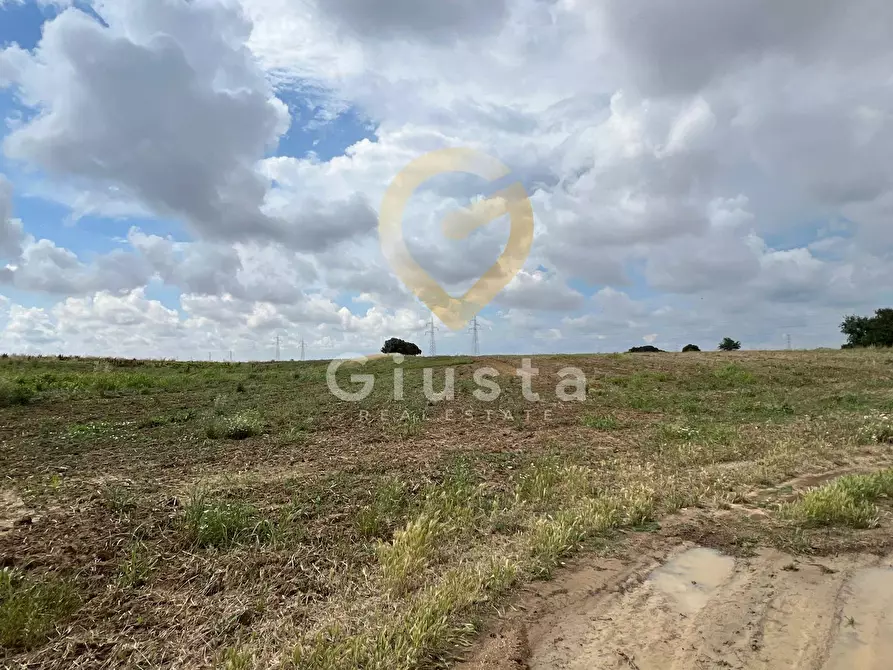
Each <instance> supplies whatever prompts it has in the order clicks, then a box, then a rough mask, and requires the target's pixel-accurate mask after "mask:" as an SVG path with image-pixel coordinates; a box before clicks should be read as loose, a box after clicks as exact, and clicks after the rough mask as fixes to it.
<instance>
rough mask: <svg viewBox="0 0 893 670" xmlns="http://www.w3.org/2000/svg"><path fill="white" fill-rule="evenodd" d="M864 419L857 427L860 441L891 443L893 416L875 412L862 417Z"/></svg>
mask: <svg viewBox="0 0 893 670" xmlns="http://www.w3.org/2000/svg"><path fill="white" fill-rule="evenodd" d="M864 421H865V423H864V424H863V425H862V427H861V428H860V429H859V440H860V441H861V442H862V443H871V442H877V443H880V444H890V443H893V417H891V416H890V415H889V414H881V413H877V414H871V415H869V416H866V417H864Z"/></svg>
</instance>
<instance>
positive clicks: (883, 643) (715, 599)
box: [459, 515, 893, 670]
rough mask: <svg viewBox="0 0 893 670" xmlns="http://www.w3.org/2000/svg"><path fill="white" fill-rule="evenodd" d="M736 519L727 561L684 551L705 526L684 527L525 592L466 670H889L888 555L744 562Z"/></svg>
mask: <svg viewBox="0 0 893 670" xmlns="http://www.w3.org/2000/svg"><path fill="white" fill-rule="evenodd" d="M698 516H705V515H698ZM742 519H746V517H744V516H741V517H740V518H739V519H737V520H736V521H735V522H733V523H731V524H730V526H729V527H730V531H729V535H727V536H726V537H725V541H726V542H727V544H726V546H725V547H724V550H721V549H717V548H712V547H705V546H699V545H697V544H695V543H692V542H689V541H684V540H683V541H681V542H680V538H681V537H684V536H685V535H688V534H691V532H692V528H694V527H696V526H697V523H700V522H703V521H704V519H692V518H685V517H679V518H677V519H671V520H669V521H668V523H667V524H665V527H664V528H662V529H661V530H659V531H658V532H656V533H653V534H645V533H635V534H632V535H631V536H630V537H628V538H627V539H626V540H625V541H624V542H623V543H622V544H621V545H620V546H618V547H615V548H613V550H612V551H611V552H610V554H609V555H600V556H589V557H587V558H583V559H580V560H578V561H575V562H573V563H571V564H570V565H568V566H567V568H566V569H565V570H564V571H563V572H561V573H559V574H558V575H556V578H555V579H554V580H553V581H551V582H548V583H539V584H535V585H532V586H530V587H528V588H527V589H526V590H525V591H524V593H523V594H522V595H521V596H520V597H519V598H517V599H516V601H515V602H514V603H513V605H512V607H511V608H510V610H509V612H508V613H507V614H506V615H505V616H504V617H502V618H501V619H499V620H498V622H497V623H494V624H493V627H492V628H491V630H490V631H488V633H487V634H485V635H484V636H483V638H482V640H481V642H480V643H479V645H478V647H477V648H476V649H474V651H473V652H472V654H471V655H470V658H469V659H468V660H467V661H466V662H465V663H463V664H461V665H460V666H459V667H460V669H461V670H522V669H523V670H584V669H585V670H608V669H611V670H615V669H618V670H619V669H634V670H688V669H690V668H730V669H735V670H756V669H760V670H770V669H771V670H775V669H778V668H798V669H801V670H844V669H847V670H849V669H851V668H858V669H859V670H882V669H884V670H886V669H888V668H889V667H890V659H891V658H893V553H891V551H890V549H891V547H890V546H889V545H888V544H885V543H884V542H878V543H876V544H868V545H866V549H867V551H865V552H861V553H853V552H848V553H840V554H829V555H821V554H824V553H825V552H826V551H827V550H829V549H830V548H831V547H833V546H835V545H834V544H833V543H832V544H824V545H820V546H816V547H814V548H815V549H817V550H818V554H819V555H804V554H791V553H788V552H786V551H781V550H779V549H777V548H774V547H767V546H762V547H756V548H754V549H753V550H752V551H748V552H744V553H742V552H740V551H736V549H740V546H738V545H736V544H735V543H734V542H732V541H730V539H731V538H734V537H735V536H736V534H740V533H742V532H744V531H743V530H742V528H741V527H740V523H738V522H740V521H741V520H742ZM713 523H714V525H715V524H716V519H714V521H713ZM736 526H739V527H738V528H737V530H736V528H735V527H736ZM884 531H886V533H889V531H890V529H889V528H885V529H884ZM882 532H883V531H882ZM886 533H885V534H886ZM717 537H718V536H712V539H714V540H715V539H716V538H717ZM852 539H853V538H846V539H845V538H842V537H838V538H836V541H837V542H838V543H839V544H842V545H847V544H852V542H851V541H852ZM720 544H722V542H720ZM735 554H737V555H735Z"/></svg>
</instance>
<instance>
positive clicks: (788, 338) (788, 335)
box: [785, 333, 791, 351]
mask: <svg viewBox="0 0 893 670" xmlns="http://www.w3.org/2000/svg"><path fill="white" fill-rule="evenodd" d="M785 337H786V338H787V340H788V351H790V350H791V334H790V333H788V334H787V335H785Z"/></svg>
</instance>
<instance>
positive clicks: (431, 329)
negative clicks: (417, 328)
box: [425, 314, 437, 356]
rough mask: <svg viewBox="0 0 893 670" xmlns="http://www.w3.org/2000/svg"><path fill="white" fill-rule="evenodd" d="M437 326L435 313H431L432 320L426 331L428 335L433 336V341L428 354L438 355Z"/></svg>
mask: <svg viewBox="0 0 893 670" xmlns="http://www.w3.org/2000/svg"><path fill="white" fill-rule="evenodd" d="M436 330H437V328H436V327H435V325H434V315H433V314H432V315H431V321H430V323H429V324H428V330H426V331H425V333H426V334H427V335H430V336H431V343H430V344H429V346H428V355H429V356H436V355H437V342H436V341H435V340H434V333H435V331H436Z"/></svg>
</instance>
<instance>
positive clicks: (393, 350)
mask: <svg viewBox="0 0 893 670" xmlns="http://www.w3.org/2000/svg"><path fill="white" fill-rule="evenodd" d="M381 353H383V354H403V355H404V356H418V355H419V354H421V353H422V350H421V349H419V347H418V345H416V344H413V343H412V342H406V341H404V340H401V339H399V338H396V337H392V338H391V339H389V340H388V341H387V342H385V343H384V346H383V347H382V348H381Z"/></svg>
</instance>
